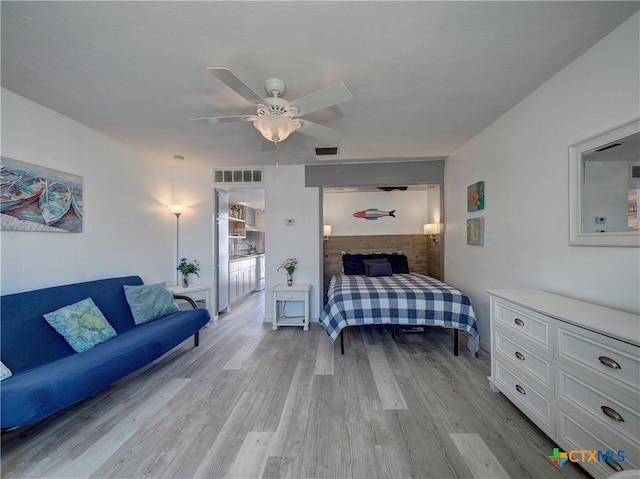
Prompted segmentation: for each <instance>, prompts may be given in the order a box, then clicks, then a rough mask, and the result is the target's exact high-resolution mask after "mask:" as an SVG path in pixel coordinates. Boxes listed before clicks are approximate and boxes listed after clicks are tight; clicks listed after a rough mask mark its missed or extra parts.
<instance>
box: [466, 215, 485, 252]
mask: <svg viewBox="0 0 640 479" xmlns="http://www.w3.org/2000/svg"><path fill="white" fill-rule="evenodd" d="M467 244H468V245H472V246H483V245H484V218H471V219H468V220H467Z"/></svg>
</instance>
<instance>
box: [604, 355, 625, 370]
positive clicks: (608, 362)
mask: <svg viewBox="0 0 640 479" xmlns="http://www.w3.org/2000/svg"><path fill="white" fill-rule="evenodd" d="M598 361H600V362H601V363H602V364H604V365H605V366H607V367H608V368H613V369H622V366H620V365H619V364H618V363H617V362H616V361H615V360H614V359H611V358H608V357H607V356H600V357H599V358H598Z"/></svg>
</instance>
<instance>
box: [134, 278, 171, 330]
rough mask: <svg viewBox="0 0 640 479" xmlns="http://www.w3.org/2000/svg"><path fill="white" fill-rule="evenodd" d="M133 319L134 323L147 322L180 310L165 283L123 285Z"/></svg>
mask: <svg viewBox="0 0 640 479" xmlns="http://www.w3.org/2000/svg"><path fill="white" fill-rule="evenodd" d="M123 288H124V295H125V296H126V297H127V302H128V303H129V308H131V314H132V315H133V321H134V322H135V323H136V324H142V323H148V322H149V321H153V320H154V319H158V318H161V317H163V316H166V315H167V314H171V313H175V312H177V311H180V308H178V305H177V304H176V301H175V299H173V294H171V291H169V290H168V289H167V285H166V283H157V284H143V285H141V286H129V285H124V286H123Z"/></svg>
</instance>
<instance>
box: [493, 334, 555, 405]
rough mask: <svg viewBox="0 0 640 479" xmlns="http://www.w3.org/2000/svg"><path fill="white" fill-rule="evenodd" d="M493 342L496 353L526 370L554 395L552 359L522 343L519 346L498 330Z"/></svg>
mask: <svg viewBox="0 0 640 479" xmlns="http://www.w3.org/2000/svg"><path fill="white" fill-rule="evenodd" d="M493 341H494V344H495V346H494V350H495V352H497V353H498V354H501V355H503V356H504V357H506V358H508V359H509V360H510V361H513V362H514V363H516V364H517V365H518V367H520V368H522V369H524V370H525V371H527V372H528V373H529V374H531V375H532V376H533V377H535V378H536V379H537V380H538V381H540V382H541V383H542V384H544V385H545V386H546V387H547V389H549V392H550V394H553V384H554V376H553V367H552V365H551V358H550V357H545V355H542V354H539V353H538V354H536V353H534V352H533V351H532V349H533V348H529V347H527V346H525V345H522V344H521V343H520V344H518V343H517V341H516V340H514V339H513V338H510V337H508V336H507V335H506V334H504V333H503V332H502V330H501V329H497V330H496V331H495V332H494V337H493Z"/></svg>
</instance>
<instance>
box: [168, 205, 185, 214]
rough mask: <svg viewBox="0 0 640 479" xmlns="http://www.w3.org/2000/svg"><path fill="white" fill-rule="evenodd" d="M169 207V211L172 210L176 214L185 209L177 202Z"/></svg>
mask: <svg viewBox="0 0 640 479" xmlns="http://www.w3.org/2000/svg"><path fill="white" fill-rule="evenodd" d="M168 208H169V211H171V212H172V213H173V214H174V215H179V214H180V213H182V212H183V211H184V210H185V207H184V206H182V205H177V204H174V205H169V206H168Z"/></svg>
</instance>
